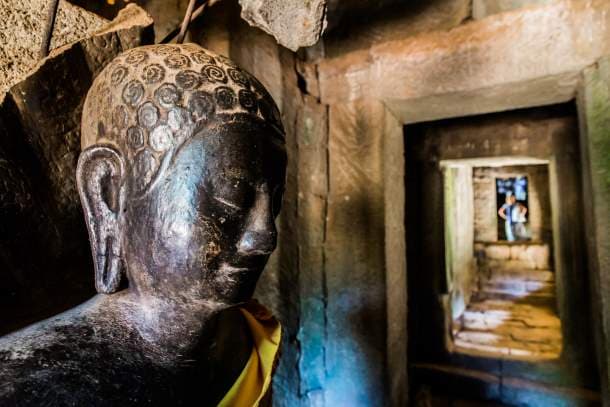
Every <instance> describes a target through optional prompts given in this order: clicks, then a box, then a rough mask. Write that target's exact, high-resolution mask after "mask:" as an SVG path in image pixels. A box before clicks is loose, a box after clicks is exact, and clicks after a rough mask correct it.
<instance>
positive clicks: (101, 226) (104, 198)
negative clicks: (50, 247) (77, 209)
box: [76, 145, 125, 294]
mask: <svg viewBox="0 0 610 407" xmlns="http://www.w3.org/2000/svg"><path fill="white" fill-rule="evenodd" d="M124 174H125V163H124V161H123V157H122V156H121V154H120V153H119V152H118V151H117V150H115V149H114V148H112V147H109V146H103V145H96V146H92V147H89V148H87V149H85V150H84V151H83V152H82V153H81V155H80V157H79V158H78V165H77V168H76V183H77V185H78V193H79V194H80V199H81V203H82V205H83V210H84V212H85V220H86V222H87V229H88V231H89V240H90V241H91V251H92V253H93V262H94V266H95V288H96V289H97V291H98V292H99V293H104V294H110V293H113V292H115V291H116V290H117V289H118V287H119V284H120V282H121V271H122V261H121V246H122V233H121V230H120V227H119V217H120V214H121V211H122V210H123V205H124V203H123V202H124V200H123V195H124V187H123V184H122V180H123V175H124Z"/></svg>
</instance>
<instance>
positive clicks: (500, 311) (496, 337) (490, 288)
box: [454, 249, 562, 361]
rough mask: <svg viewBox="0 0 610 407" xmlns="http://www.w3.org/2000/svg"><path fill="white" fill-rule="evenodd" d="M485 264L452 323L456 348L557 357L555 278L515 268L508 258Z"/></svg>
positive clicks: (502, 354) (527, 357)
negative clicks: (469, 297) (474, 290)
mask: <svg viewBox="0 0 610 407" xmlns="http://www.w3.org/2000/svg"><path fill="white" fill-rule="evenodd" d="M513 251H514V249H513ZM511 262H512V263H511ZM548 263H549V262H548V261H547V262H544V263H542V264H541V266H547V267H548V266H549V264H548ZM486 264H487V265H488V266H489V267H488V268H487V269H485V268H483V269H484V270H486V272H484V273H483V276H482V277H481V279H480V281H479V291H478V292H477V293H475V295H474V296H473V298H472V300H471V302H470V304H469V305H468V307H467V309H466V311H465V312H464V314H463V315H462V316H461V317H460V320H459V321H458V323H459V325H458V326H459V329H456V331H457V332H455V333H454V345H455V346H456V348H457V349H456V350H457V351H458V352H461V353H467V354H471V355H476V356H488V357H495V358H497V357H499V356H500V357H503V358H506V359H517V360H530V361H531V360H550V359H556V358H558V357H559V355H560V353H561V347H562V339H561V323H560V320H559V316H558V315H557V312H556V311H555V274H554V273H553V272H552V271H551V270H549V269H536V268H523V264H518V265H517V267H515V264H514V261H513V260H510V259H493V258H492V259H487V260H486Z"/></svg>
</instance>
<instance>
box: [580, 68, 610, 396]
mask: <svg viewBox="0 0 610 407" xmlns="http://www.w3.org/2000/svg"><path fill="white" fill-rule="evenodd" d="M578 109H579V118H580V127H581V137H580V139H581V154H582V165H583V188H584V196H585V197H586V199H584V205H585V228H586V236H587V250H588V260H589V268H590V271H591V279H592V281H591V287H592V291H593V293H594V295H595V296H594V298H593V310H594V313H595V317H596V322H597V326H596V328H597V330H598V335H597V338H599V339H598V341H597V342H598V343H597V349H598V362H599V367H600V373H601V379H602V383H601V384H602V391H603V395H604V405H608V404H610V391H609V387H610V57H604V58H602V59H601V60H599V61H598V63H596V64H594V65H593V66H591V67H589V68H587V69H585V70H584V73H583V85H582V87H581V89H580V91H579V95H578Z"/></svg>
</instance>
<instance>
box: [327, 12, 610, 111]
mask: <svg viewBox="0 0 610 407" xmlns="http://www.w3.org/2000/svg"><path fill="white" fill-rule="evenodd" d="M607 53H610V3H609V2H607V1H603V0H588V1H576V0H564V1H558V2H556V3H553V4H549V5H542V6H538V7H529V8H525V9H521V10H516V11H512V12H507V13H502V14H497V15H493V16H490V17H488V18H485V19H482V20H479V21H473V22H471V23H468V24H464V25H462V26H459V27H456V28H454V29H452V30H449V31H436V32H432V33H427V34H422V35H418V36H414V37H409V38H405V39H401V40H396V41H388V42H385V43H380V44H377V45H373V46H372V47H370V48H369V49H367V50H361V51H355V52H352V53H348V54H345V55H343V56H341V57H337V58H332V59H327V60H324V61H322V62H321V63H320V66H319V75H320V88H321V90H322V92H321V100H322V102H323V103H327V104H334V103H345V102H346V101H351V100H356V99H360V98H371V97H372V98H374V99H380V100H384V101H389V103H388V105H389V106H390V107H391V108H392V110H393V111H394V112H395V113H396V114H397V115H398V116H399V117H401V118H405V117H406V118H408V116H409V115H414V116H415V118H416V119H417V115H418V114H420V115H422V117H423V118H422V119H419V120H428V119H433V118H436V117H446V116H444V115H445V113H444V112H443V110H444V109H446V110H448V112H447V113H446V114H448V115H451V116H455V115H463V114H476V113H483V111H487V112H489V111H494V110H496V111H497V110H503V109H509V108H510V109H513V108H516V107H525V106H535V105H539V104H549V103H558V102H562V101H565V100H568V99H570V98H572V97H573V96H574V93H575V90H576V84H577V81H576V79H575V78H576V73H577V72H579V71H581V70H582V69H583V68H584V67H586V66H588V65H591V64H593V63H594V62H595V61H596V60H597V59H598V58H599V57H600V56H602V55H604V54H607ZM541 92H543V93H544V94H542V95H541ZM475 100H476V102H475ZM418 101H423V102H425V103H432V104H433V105H434V106H436V107H435V109H439V110H440V111H441V112H439V113H438V114H434V115H431V116H429V117H428V116H426V114H422V113H421V112H418V111H417V110H418V109H420V110H421V108H419V107H414V106H409V105H412V104H413V103H417V102H418ZM455 102H459V104H461V105H462V106H455V107H451V106H450V105H455V104H456V103H455ZM425 103H424V104H425ZM475 103H476V104H479V106H477V105H476V104H475ZM487 103H489V104H490V106H486V104H487ZM468 104H472V105H474V106H467V105H468ZM481 104H484V105H483V106H480V105H481ZM422 108H425V109H426V110H427V109H429V108H430V107H429V106H427V107H425V106H424V107H422Z"/></svg>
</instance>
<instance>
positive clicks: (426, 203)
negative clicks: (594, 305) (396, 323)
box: [404, 104, 599, 405]
mask: <svg viewBox="0 0 610 407" xmlns="http://www.w3.org/2000/svg"><path fill="white" fill-rule="evenodd" d="M404 132H405V178H406V189H405V194H406V196H407V197H410V199H407V200H406V209H405V221H406V235H407V269H408V270H410V273H408V277H409V281H408V287H409V321H408V326H409V332H410V337H409V361H410V365H409V371H410V380H411V385H412V389H413V392H414V393H412V394H415V395H417V394H418V392H424V393H425V394H431V395H432V396H431V397H432V398H433V399H435V398H436V399H438V400H445V401H446V400H450V401H458V400H480V401H481V400H482V401H485V402H488V401H489V402H492V403H502V404H509V405H514V404H516V405H522V404H524V405H589V404H590V403H592V402H593V403H594V402H595V400H599V394H598V392H597V389H598V388H599V387H598V386H599V383H598V382H597V376H596V367H595V359H594V354H593V352H592V350H593V344H592V337H591V335H590V334H589V331H590V327H591V322H590V321H589V320H588V318H589V315H590V312H589V310H588V305H587V304H588V302H587V301H586V298H588V297H589V295H590V294H589V287H588V281H587V278H588V277H587V267H586V256H585V252H584V247H583V244H582V242H583V240H584V238H583V230H582V223H581V222H579V221H578V219H580V218H581V217H582V215H581V213H582V203H581V201H580V199H578V198H577V197H579V196H581V189H580V188H581V186H580V179H579V176H578V174H579V161H578V160H579V152H578V130H577V123H576V115H575V111H574V107H573V105H572V104H566V105H560V106H551V107H545V108H536V109H524V110H519V111H513V112H507V113H496V114H489V115H484V116H478V117H467V118H460V119H452V120H443V121H438V122H430V123H420V124H417V125H413V126H407V127H406V128H405V130H404ZM517 177H526V178H527V180H528V193H529V196H528V200H527V206H528V211H529V217H528V218H527V222H526V223H527V224H526V226H527V229H528V231H529V237H528V239H527V240H523V241H514V242H506V241H504V240H503V239H502V236H500V234H499V231H498V206H497V201H496V182H495V181H496V179H498V178H501V179H507V178H517ZM568 196H569V197H574V198H570V199H566V197H568ZM458 197H459V199H458Z"/></svg>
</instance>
